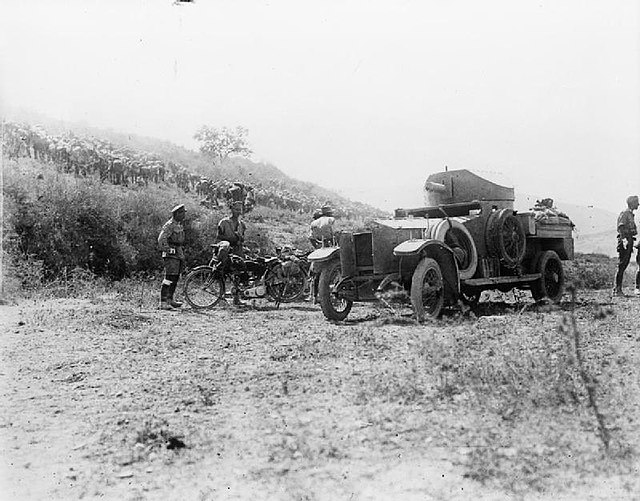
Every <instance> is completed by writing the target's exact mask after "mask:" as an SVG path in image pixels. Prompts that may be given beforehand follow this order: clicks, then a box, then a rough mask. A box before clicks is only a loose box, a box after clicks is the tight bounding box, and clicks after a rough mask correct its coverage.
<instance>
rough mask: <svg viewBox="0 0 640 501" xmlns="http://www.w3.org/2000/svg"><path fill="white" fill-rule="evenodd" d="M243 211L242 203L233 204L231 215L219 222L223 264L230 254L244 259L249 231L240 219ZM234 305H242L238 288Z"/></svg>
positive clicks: (219, 257) (217, 237) (220, 254)
mask: <svg viewBox="0 0 640 501" xmlns="http://www.w3.org/2000/svg"><path fill="white" fill-rule="evenodd" d="M242 209H243V204H242V202H240V201H235V202H232V203H231V215H230V216H228V217H225V218H223V219H221V220H220V221H219V222H218V232H217V235H216V241H217V242H219V243H220V247H219V249H218V259H219V260H220V261H221V262H227V261H228V259H229V254H230V253H231V254H235V255H236V256H240V257H242V258H244V249H243V245H242V244H243V243H244V234H245V232H246V230H247V226H246V224H245V223H244V221H242V219H240V215H241V214H242ZM233 304H234V305H236V306H239V305H242V302H241V301H240V297H239V294H238V289H237V288H235V289H234V292H233Z"/></svg>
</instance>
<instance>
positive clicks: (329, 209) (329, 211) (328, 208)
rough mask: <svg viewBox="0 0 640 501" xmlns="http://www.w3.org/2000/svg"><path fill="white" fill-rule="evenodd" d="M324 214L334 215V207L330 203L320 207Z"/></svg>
mask: <svg viewBox="0 0 640 501" xmlns="http://www.w3.org/2000/svg"><path fill="white" fill-rule="evenodd" d="M320 211H321V212H322V215H323V216H333V208H332V207H331V206H330V205H329V204H325V205H323V206H322V208H321V209H320Z"/></svg>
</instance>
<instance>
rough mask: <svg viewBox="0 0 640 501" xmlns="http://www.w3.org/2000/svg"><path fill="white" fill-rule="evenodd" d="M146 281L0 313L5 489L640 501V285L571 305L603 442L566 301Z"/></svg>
mask: <svg viewBox="0 0 640 501" xmlns="http://www.w3.org/2000/svg"><path fill="white" fill-rule="evenodd" d="M142 292H143V294H139V293H137V292H135V290H134V289H133V288H132V289H131V290H130V291H126V290H122V291H113V292H105V293H95V294H93V295H90V296H87V297H84V298H75V299H68V298H67V299H38V300H33V299H32V300H23V301H21V302H19V303H18V304H15V305H5V306H0V308H1V309H0V318H1V320H0V322H1V325H0V350H1V363H2V365H1V367H0V444H1V445H0V451H1V452H0V459H1V470H0V473H1V475H2V476H1V478H2V479H3V482H4V484H5V485H4V488H3V490H2V499H64V500H70V499H95V498H100V499H130V500H134V499H162V500H165V499H181V500H187V499H189V500H190V499H194V500H209V499H211V500H213V499H216V500H217V499H253V500H256V501H257V500H262V499H265V500H266V499H277V500H290V499H291V500H294V499H295V500H323V499H326V500H336V499H345V500H373V499H403V500H404V499H408V500H412V499H416V500H417V499H420V500H430V499H455V500H471V499H474V500H475V499H491V500H493V499H509V500H512V499H581V500H583V499H639V498H640V472H639V466H640V463H639V461H638V458H639V455H638V451H639V450H640V449H639V447H640V377H639V376H640V350H639V345H640V334H638V327H639V326H640V315H639V313H640V299H639V298H633V297H630V298H622V299H616V300H615V302H613V303H612V302H611V299H610V298H609V297H608V293H607V292H604V291H602V292H591V293H588V294H587V293H584V294H580V295H579V300H578V302H577V304H576V305H575V313H574V318H575V319H576V322H577V327H578V329H579V332H580V336H581V338H580V343H581V344H580V345H579V346H580V348H581V349H582V355H583V357H584V365H583V367H584V368H585V369H586V371H587V372H588V373H589V374H592V375H593V376H594V377H595V380H594V382H593V385H594V388H595V395H596V397H597V403H598V406H599V411H600V412H601V414H602V416H603V420H604V421H603V422H604V426H605V431H606V433H607V434H608V435H607V436H608V438H606V440H607V441H608V448H606V447H605V444H604V442H605V438H604V436H603V435H602V433H601V430H600V429H599V428H598V422H597V420H596V419H595V417H594V412H593V408H592V407H591V406H590V405H589V399H588V394H587V391H586V386H585V382H584V380H582V379H581V378H580V371H579V370H578V365H575V364H577V362H576V360H577V358H576V357H573V356H572V355H571V353H572V351H571V346H572V345H571V342H570V340H571V339H574V338H573V337H571V335H570V333H569V335H567V336H568V337H567V336H565V337H564V338H563V335H564V334H563V329H565V331H566V330H567V329H568V330H569V331H570V330H571V329H570V310H571V305H570V304H568V303H564V304H563V305H562V307H561V308H550V307H549V308H547V307H539V306H536V305H534V304H533V302H532V301H531V299H530V297H526V296H525V297H524V298H522V297H517V296H509V297H507V298H506V299H505V298H503V299H501V300H499V301H497V302H490V303H488V302H486V301H484V300H483V301H482V302H481V303H480V307H479V310H478V312H477V315H468V316H462V315H460V314H459V313H456V312H447V313H446V314H445V315H444V317H443V319H442V320H438V321H435V322H432V323H429V324H425V325H417V324H415V322H413V321H412V319H411V316H410V310H409V309H407V308H401V307H396V308H395V309H390V308H385V307H383V306H382V305H380V304H372V305H363V304H357V305H355V306H354V309H353V311H352V313H351V315H350V317H349V318H348V320H347V321H346V322H343V323H330V322H327V321H325V320H324V317H323V316H322V313H321V312H320V310H319V307H317V306H315V305H312V304H311V303H309V302H300V303H295V304H290V305H282V306H281V307H280V309H278V310H276V309H275V308H274V307H273V305H272V304H270V303H267V302H260V301H257V302H255V303H254V304H252V305H251V304H250V305H249V306H248V307H246V308H241V309H238V308H233V307H230V306H223V307H220V308H218V309H215V310H211V311H207V312H205V313H201V312H197V311H193V310H190V309H188V308H184V309H183V310H182V311H179V312H159V311H157V310H156V309H155V308H154V306H155V304H154V301H155V299H154V292H153V290H152V289H151V288H149V290H148V291H147V292H146V296H145V295H144V291H142ZM507 296H508V295H507ZM510 297H511V299H509V298H510ZM562 326H564V327H562ZM567 326H569V327H567ZM565 334H566V333H565ZM567 350H568V351H567ZM572 364H574V365H575V367H574V366H573V365H572ZM599 430H600V431H599Z"/></svg>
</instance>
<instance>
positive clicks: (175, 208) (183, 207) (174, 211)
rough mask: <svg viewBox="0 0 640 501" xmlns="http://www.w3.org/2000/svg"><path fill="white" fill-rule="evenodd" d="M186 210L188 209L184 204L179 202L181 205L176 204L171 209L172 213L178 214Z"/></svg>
mask: <svg viewBox="0 0 640 501" xmlns="http://www.w3.org/2000/svg"><path fill="white" fill-rule="evenodd" d="M186 210H187V209H186V207H185V206H184V204H179V205H176V206H175V207H174V208H173V209H171V213H172V214H177V213H178V212H181V211H186Z"/></svg>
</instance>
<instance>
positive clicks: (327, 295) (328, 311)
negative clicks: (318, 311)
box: [318, 261, 353, 320]
mask: <svg viewBox="0 0 640 501" xmlns="http://www.w3.org/2000/svg"><path fill="white" fill-rule="evenodd" d="M340 280H342V271H341V269H340V262H339V261H336V262H334V263H330V264H328V265H327V266H326V267H325V268H323V269H322V271H321V272H320V280H319V281H318V298H319V300H320V306H321V307H322V313H324V316H325V317H326V318H328V319H329V320H344V319H345V318H347V315H349V312H350V311H351V307H352V306H353V301H350V300H348V299H342V298H339V297H337V296H336V295H335V293H334V289H335V286H336V285H338V283H339V282H340Z"/></svg>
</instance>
